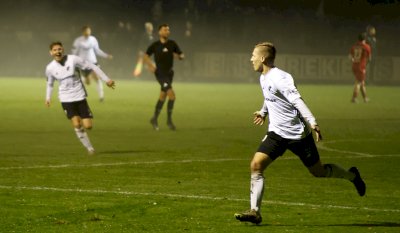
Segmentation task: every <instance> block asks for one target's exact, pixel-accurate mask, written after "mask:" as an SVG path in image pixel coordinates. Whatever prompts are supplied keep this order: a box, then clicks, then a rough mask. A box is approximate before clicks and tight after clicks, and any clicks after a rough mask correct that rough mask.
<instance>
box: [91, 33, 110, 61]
mask: <svg viewBox="0 0 400 233" xmlns="http://www.w3.org/2000/svg"><path fill="white" fill-rule="evenodd" d="M92 38H93V49H94V52H95V53H96V55H98V56H100V57H103V58H107V57H108V54H107V53H105V52H104V51H103V50H101V49H100V46H99V42H98V41H97V39H96V38H95V37H92Z"/></svg>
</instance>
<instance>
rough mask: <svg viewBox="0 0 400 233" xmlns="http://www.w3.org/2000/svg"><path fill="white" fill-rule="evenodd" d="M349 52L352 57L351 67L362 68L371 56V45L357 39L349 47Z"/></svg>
mask: <svg viewBox="0 0 400 233" xmlns="http://www.w3.org/2000/svg"><path fill="white" fill-rule="evenodd" d="M350 54H351V57H352V58H353V67H354V66H356V67H358V68H359V69H361V70H364V69H365V67H366V66H367V62H368V60H369V58H370V56H371V47H370V46H369V45H368V44H366V43H362V42H361V41H358V42H357V43H355V44H354V45H353V46H352V47H351V49H350Z"/></svg>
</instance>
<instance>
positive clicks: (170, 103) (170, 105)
mask: <svg viewBox="0 0 400 233" xmlns="http://www.w3.org/2000/svg"><path fill="white" fill-rule="evenodd" d="M174 103H175V100H168V105H167V107H168V121H171V120H172V109H173V108H174Z"/></svg>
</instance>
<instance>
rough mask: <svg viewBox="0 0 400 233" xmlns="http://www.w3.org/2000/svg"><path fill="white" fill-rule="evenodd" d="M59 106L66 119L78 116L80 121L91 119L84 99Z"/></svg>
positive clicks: (90, 113)
mask: <svg viewBox="0 0 400 233" xmlns="http://www.w3.org/2000/svg"><path fill="white" fill-rule="evenodd" d="M61 106H62V108H63V109H64V112H65V114H66V115H67V118H68V119H71V118H72V117H74V116H79V117H80V118H82V119H85V118H93V114H92V111H91V110H90V108H89V105H88V103H87V101H86V99H84V100H81V101H76V102H68V103H66V102H64V103H61Z"/></svg>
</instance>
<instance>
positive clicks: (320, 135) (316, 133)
mask: <svg viewBox="0 0 400 233" xmlns="http://www.w3.org/2000/svg"><path fill="white" fill-rule="evenodd" d="M311 128H312V129H313V130H314V132H315V136H317V142H319V141H321V140H322V134H321V129H320V128H319V126H318V125H312V126H311Z"/></svg>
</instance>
